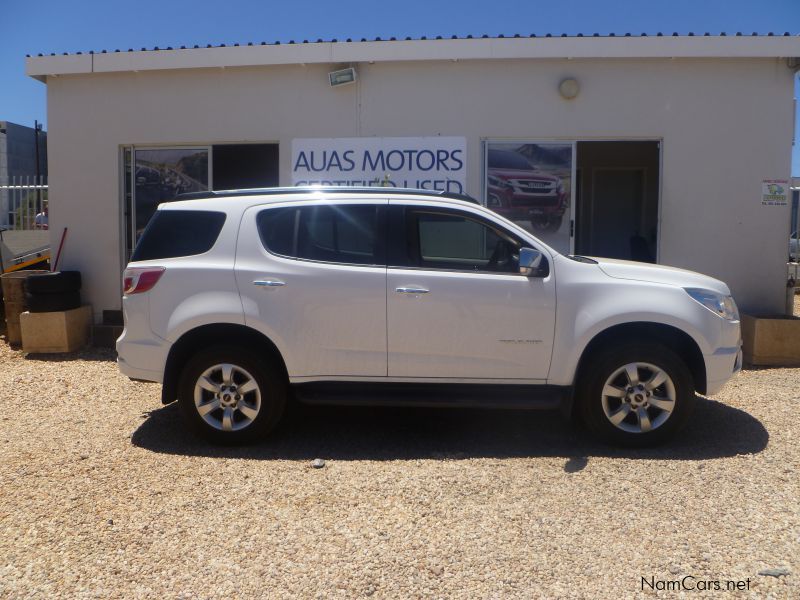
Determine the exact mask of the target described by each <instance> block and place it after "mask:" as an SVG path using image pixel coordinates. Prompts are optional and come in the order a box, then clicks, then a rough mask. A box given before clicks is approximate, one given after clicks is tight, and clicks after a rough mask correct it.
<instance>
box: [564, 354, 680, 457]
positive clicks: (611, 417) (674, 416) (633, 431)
mask: <svg viewBox="0 0 800 600" xmlns="http://www.w3.org/2000/svg"><path fill="white" fill-rule="evenodd" d="M589 360H590V361H591V362H590V363H589V364H588V365H587V366H586V368H585V369H584V370H583V373H582V378H583V380H582V381H580V382H579V395H580V398H579V402H580V405H579V406H580V411H581V416H582V418H583V421H584V423H585V424H586V426H587V427H588V428H589V430H590V431H592V432H593V433H594V434H595V435H597V436H598V437H599V438H601V439H602V440H604V441H607V442H610V443H614V444H620V445H626V446H647V445H652V444H657V443H660V442H663V441H665V440H666V439H668V438H669V437H671V436H672V435H674V433H675V432H676V431H678V430H679V429H680V428H681V427H682V426H683V425H684V424H685V423H686V421H687V420H688V419H689V417H690V415H691V412H692V408H693V406H694V399H695V394H694V382H693V380H692V375H691V372H690V371H689V369H688V367H687V366H686V364H685V363H684V362H683V361H682V360H681V359H680V357H679V356H678V355H676V354H675V353H674V352H673V351H672V350H670V349H669V348H667V347H666V346H664V345H662V344H658V343H640V344H629V345H624V346H620V347H613V346H611V347H606V348H604V349H603V352H598V353H595V354H594V355H593V356H592V357H591V358H590V359H589Z"/></svg>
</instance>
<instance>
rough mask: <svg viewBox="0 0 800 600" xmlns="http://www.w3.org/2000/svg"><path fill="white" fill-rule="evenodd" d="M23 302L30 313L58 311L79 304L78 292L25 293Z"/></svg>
mask: <svg viewBox="0 0 800 600" xmlns="http://www.w3.org/2000/svg"><path fill="white" fill-rule="evenodd" d="M25 303H26V304H27V306H28V310H29V311H30V312H32V313H43V312H60V311H64V310H72V309H73V308H78V307H79V306H80V305H81V294H80V292H66V293H63V294H25Z"/></svg>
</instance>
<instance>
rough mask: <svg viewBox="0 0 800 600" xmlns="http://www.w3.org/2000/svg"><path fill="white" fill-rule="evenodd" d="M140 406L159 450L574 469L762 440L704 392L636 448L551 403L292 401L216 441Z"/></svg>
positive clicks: (145, 442) (170, 415) (688, 455)
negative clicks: (272, 421) (686, 417)
mask: <svg viewBox="0 0 800 600" xmlns="http://www.w3.org/2000/svg"><path fill="white" fill-rule="evenodd" d="M144 416H145V417H146V418H145V421H144V422H143V423H142V424H141V426H140V427H139V428H138V429H137V430H136V431H135V432H134V433H133V436H132V438H131V441H132V443H133V444H134V445H135V446H138V447H140V448H144V449H147V450H151V451H153V452H158V453H165V454H177V455H189V456H208V457H220V458H242V459H254V460H276V459H280V460H313V459H314V458H323V459H328V460H414V459H426V458H432V459H469V458H517V457H537V456H542V457H563V458H567V459H568V460H567V463H566V464H565V465H564V470H565V471H566V472H567V473H575V472H578V471H581V470H582V469H583V468H585V466H586V464H587V462H588V461H587V458H588V457H592V456H608V457H623V458H641V459H657V460H707V459H713V458H722V457H726V456H735V455H737V454H755V453H758V452H761V451H762V450H763V449H764V448H766V446H767V443H768V441H769V433H768V432H767V430H766V429H765V428H764V426H763V425H762V424H761V422H760V421H758V420H757V419H756V418H754V417H753V416H752V415H750V414H748V413H746V412H744V411H742V410H739V409H737V408H733V407H731V406H727V405H725V404H722V403H720V402H716V401H714V400H708V399H706V398H702V397H698V398H697V407H696V410H695V412H694V415H693V418H692V420H691V422H690V423H689V425H688V426H687V427H686V428H685V429H684V430H683V431H682V432H681V433H680V434H678V435H677V436H676V437H675V438H674V439H673V440H671V441H670V442H669V443H668V444H665V445H663V446H659V447H657V448H648V449H636V450H633V449H623V448H613V447H609V446H606V445H604V444H600V443H598V442H595V441H594V440H592V439H591V438H590V437H589V435H588V434H587V433H586V432H585V431H582V430H581V428H579V427H577V426H575V425H573V424H572V423H570V422H568V421H567V420H566V419H564V418H563V417H561V415H560V414H559V413H557V412H550V411H505V410H472V409H452V408H451V409H416V408H356V407H312V406H296V407H293V411H292V414H291V415H290V417H289V419H288V420H287V422H286V423H285V424H283V425H282V426H281V427H280V428H279V430H278V431H277V432H276V433H275V434H273V435H272V436H271V437H270V438H269V439H268V440H264V441H263V442H260V443H257V444H253V445H249V446H243V447H225V446H214V445H211V444H209V443H208V442H206V441H204V440H202V439H199V438H197V437H195V436H194V435H193V434H191V433H190V432H189V431H188V430H187V429H186V428H185V427H184V425H183V422H182V420H181V415H180V412H179V410H178V407H177V405H176V404H171V405H168V406H165V407H163V408H159V409H157V410H154V411H152V412H149V413H146V414H145V415H144Z"/></svg>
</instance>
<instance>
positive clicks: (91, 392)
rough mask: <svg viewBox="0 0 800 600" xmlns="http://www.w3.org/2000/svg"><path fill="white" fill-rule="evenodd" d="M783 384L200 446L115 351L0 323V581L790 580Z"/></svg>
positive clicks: (798, 532) (453, 415)
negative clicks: (619, 441) (628, 406)
mask: <svg viewBox="0 0 800 600" xmlns="http://www.w3.org/2000/svg"><path fill="white" fill-rule="evenodd" d="M798 382H800V369H773V370H753V371H745V372H743V373H742V374H741V375H740V376H739V377H738V378H736V379H735V380H734V381H732V382H731V383H730V384H728V386H727V387H726V388H725V390H724V391H723V392H722V393H721V394H719V395H718V396H716V397H715V398H714V399H705V398H700V399H699V403H698V409H697V412H696V413H695V414H696V417H695V420H694V421H693V422H692V424H691V425H690V427H689V428H688V429H687V430H686V431H685V432H684V433H683V434H681V435H680V436H679V437H678V438H677V439H676V440H675V441H674V442H673V443H671V444H670V445H668V446H666V447H662V448H659V449H654V450H646V451H623V450H614V449H609V448H606V447H604V446H601V445H598V444H595V443H594V442H591V441H589V440H588V439H586V438H585V436H583V434H581V433H580V431H577V430H575V429H573V427H572V426H570V425H569V424H568V423H565V422H564V421H562V420H561V418H560V417H559V416H558V415H557V414H549V413H524V412H523V413H520V412H481V411H462V410H454V411H430V410H429V411H422V410H389V409H385V410H367V409H360V410H358V409H346V410H345V409H341V410H332V409H325V410H323V409H314V410H310V409H306V410H304V411H302V412H301V413H300V414H299V415H298V416H296V417H295V418H294V419H293V420H292V421H291V422H290V423H289V424H288V425H287V426H286V427H284V428H283V430H282V431H281V432H280V433H279V435H278V437H277V438H275V439H274V440H272V441H269V442H265V443H262V444H260V445H256V446H251V447H248V448H244V449H241V448H239V449H237V448H213V447H208V446H207V445H206V444H204V443H202V442H200V441H198V440H196V439H194V438H192V437H190V436H189V434H187V433H185V431H184V429H183V427H182V424H181V422H180V420H179V414H178V412H177V410H176V407H175V406H174V405H171V406H167V407H161V405H160V403H159V387H158V386H157V385H154V384H145V383H135V382H131V381H129V380H127V379H126V378H125V377H123V376H122V375H120V374H119V373H118V371H117V368H116V365H115V363H114V362H113V355H112V354H111V353H108V352H102V351H98V350H92V351H87V352H84V353H79V354H77V355H70V356H67V357H60V358H54V357H39V358H35V359H33V358H29V359H26V358H24V357H23V356H22V354H21V353H20V352H16V351H12V350H10V349H8V347H7V346H6V345H5V344H0V389H2V390H4V392H3V394H2V397H0V451H2V455H3V459H2V461H0V499H1V500H2V501H1V502H0V597H4V598H17V597H33V596H35V597H48V598H49V597H69V598H73V597H99V598H145V597H149V598H154V597H157V598H160V597H168V598H194V597H198V598H232V597H275V598H285V597H325V598H328V597H342V598H345V597H347V598H351V597H366V596H372V597H376V598H384V597H387V598H388V597H392V598H417V597H459V598H501V597H502V598H506V597H516V598H532V597H549V598H554V597H575V598H578V597H584V598H623V597H624V598H630V597H640V596H641V597H652V596H653V595H654V593H653V592H652V591H649V588H647V586H645V591H644V592H643V591H642V585H643V584H642V578H643V577H644V578H646V579H647V580H648V581H650V578H651V577H652V578H654V579H653V582H654V583H655V584H656V585H662V586H663V585H667V584H666V583H665V582H667V581H674V580H678V579H681V578H683V577H684V576H686V575H691V576H694V577H695V578H696V579H695V580H687V581H689V582H691V581H695V582H698V581H701V580H719V581H720V582H722V585H723V586H724V585H725V581H727V580H742V581H748V580H749V591H744V592H739V593H738V594H726V593H722V594H720V593H719V592H716V591H712V592H701V593H694V592H687V593H686V595H687V596H689V597H706V596H708V597H752V598H756V597H757V598H765V597H772V598H790V597H793V598H798V597H800V584H799V583H798V582H800V558H798V551H799V550H800V479H799V478H798V476H797V467H798V464H799V461H800V445H798V439H800V421H798V419H797V413H798V408H800V398H799V396H800V392H799V391H798ZM315 458H322V459H324V460H325V461H326V464H325V466H324V467H323V468H320V469H314V468H312V467H311V463H312V461H313V460H314V459H315ZM768 569H777V571H773V572H772V573H773V574H772V575H764V574H759V573H763V572H765V571H766V570H768ZM787 573H788V574H787ZM659 581H660V582H662V583H661V584H658V582H659ZM743 585H745V584H743ZM659 595H660V596H662V597H678V596H679V595H680V594H679V593H678V592H661V593H660V594H659Z"/></svg>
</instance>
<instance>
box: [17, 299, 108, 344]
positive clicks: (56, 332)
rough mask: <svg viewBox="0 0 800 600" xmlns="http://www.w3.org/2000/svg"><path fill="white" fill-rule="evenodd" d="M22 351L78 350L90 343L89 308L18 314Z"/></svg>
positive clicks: (90, 311)
mask: <svg viewBox="0 0 800 600" xmlns="http://www.w3.org/2000/svg"><path fill="white" fill-rule="evenodd" d="M19 323H20V329H21V332H22V351H23V352H29V353H43V352H48V353H59V352H74V351H75V350H80V349H81V348H83V347H84V346H86V344H87V343H88V342H89V328H90V327H91V323H92V307H91V306H88V305H86V306H81V307H80V308H74V309H72V310H65V311H59V312H44V313H32V312H24V313H22V314H21V315H20V316H19Z"/></svg>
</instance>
